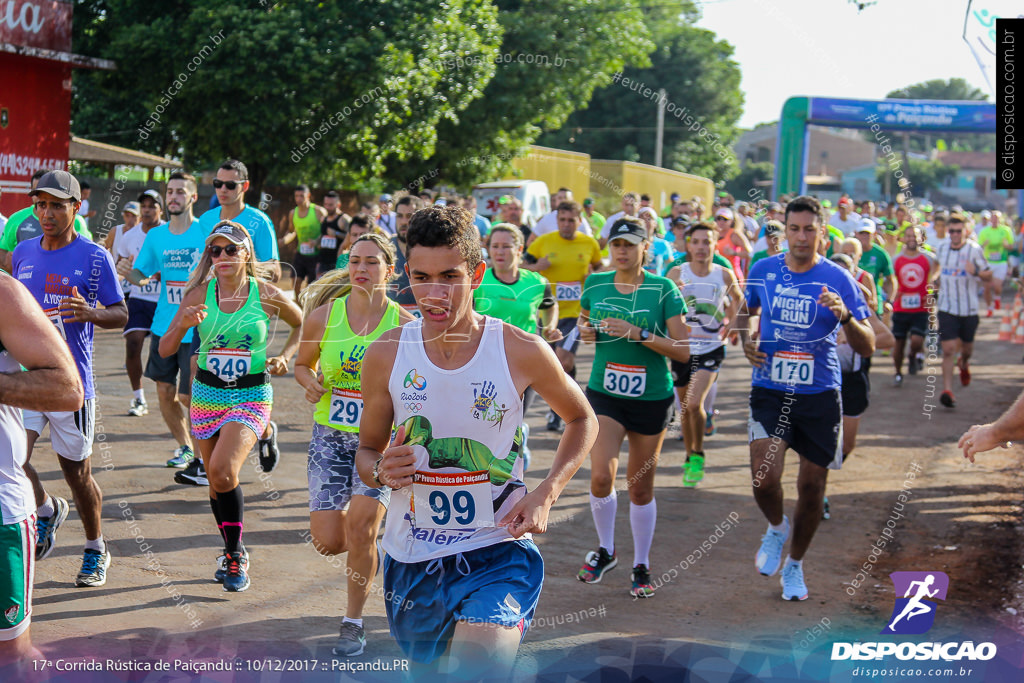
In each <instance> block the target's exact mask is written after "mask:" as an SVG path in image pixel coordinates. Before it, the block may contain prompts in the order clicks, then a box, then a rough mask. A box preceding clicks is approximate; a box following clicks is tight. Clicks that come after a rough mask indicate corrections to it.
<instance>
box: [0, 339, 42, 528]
mask: <svg viewBox="0 0 1024 683" xmlns="http://www.w3.org/2000/svg"><path fill="white" fill-rule="evenodd" d="M2 349H3V347H0V372H8V373H13V372H21V366H20V365H19V364H18V363H17V362H16V361H15V360H14V359H13V358H11V354H9V353H8V352H7V351H6V350H2ZM26 449H27V444H26V443H25V425H24V424H23V423H22V421H21V410H20V409H18V408H14V407H11V406H9V405H7V404H5V403H0V517H2V518H3V520H2V523H3V524H17V523H18V522H21V521H22V520H25V519H28V517H29V516H30V515H31V514H32V513H33V512H35V510H36V501H35V495H34V494H33V493H32V484H31V482H29V479H28V475H26V474H25V469H24V465H25V455H26Z"/></svg>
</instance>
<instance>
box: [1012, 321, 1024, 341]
mask: <svg viewBox="0 0 1024 683" xmlns="http://www.w3.org/2000/svg"><path fill="white" fill-rule="evenodd" d="M1011 341H1012V342H1013V343H1014V344H1024V318H1022V319H1019V320H1018V321H1017V327H1016V329H1015V330H1014V333H1013V339H1012V340H1011Z"/></svg>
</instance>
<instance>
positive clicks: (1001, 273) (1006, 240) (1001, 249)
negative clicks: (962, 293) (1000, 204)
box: [978, 215, 1014, 317]
mask: <svg viewBox="0 0 1024 683" xmlns="http://www.w3.org/2000/svg"><path fill="white" fill-rule="evenodd" d="M1013 242H1014V239H1013V230H1011V229H1010V226H1008V225H1001V224H997V223H996V222H995V216H994V215H993V222H992V225H989V226H986V227H984V228H982V229H981V230H980V231H979V232H978V244H980V245H981V249H982V251H984V252H985V260H986V261H988V264H989V266H990V267H991V268H992V279H991V280H989V281H987V282H985V283H984V285H985V303H986V304H988V312H987V313H986V317H992V315H993V313H992V301H993V300H995V308H996V310H999V309H1000V308H1002V296H1003V280H1005V279H1006V272H1007V270H1008V267H1009V264H1008V263H1007V261H1008V259H1009V258H1010V251H1011V250H1012V249H1013ZM993 295H994V296H993Z"/></svg>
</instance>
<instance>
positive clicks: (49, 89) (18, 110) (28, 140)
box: [0, 0, 71, 216]
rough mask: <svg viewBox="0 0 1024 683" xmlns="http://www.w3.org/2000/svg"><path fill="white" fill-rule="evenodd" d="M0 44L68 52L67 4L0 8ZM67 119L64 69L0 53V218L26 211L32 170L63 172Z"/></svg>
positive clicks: (31, 1)
mask: <svg viewBox="0 0 1024 683" xmlns="http://www.w3.org/2000/svg"><path fill="white" fill-rule="evenodd" d="M0 43H5V44H6V45H8V46H12V45H13V46H22V47H29V48H40V49H42V50H50V51H53V52H62V53H67V52H70V50H71V4H70V3H69V2H63V1H62V0H7V1H6V2H0ZM8 49H10V48H8ZM70 117H71V67H70V66H69V65H68V64H66V63H62V62H60V61H56V60H54V59H46V58H43V57H38V56H32V57H29V56H25V55H21V54H11V53H9V52H0V188H2V189H3V197H2V198H0V213H3V214H5V215H8V216H9V215H10V214H12V213H13V212H14V211H17V210H18V209H21V208H23V207H25V206H28V204H29V200H28V197H27V196H25V193H26V192H27V191H28V183H29V179H30V178H31V176H32V173H34V172H35V171H36V170H37V169H39V168H48V169H53V168H62V169H63V168H67V160H68V144H69V141H70V137H71V123H70Z"/></svg>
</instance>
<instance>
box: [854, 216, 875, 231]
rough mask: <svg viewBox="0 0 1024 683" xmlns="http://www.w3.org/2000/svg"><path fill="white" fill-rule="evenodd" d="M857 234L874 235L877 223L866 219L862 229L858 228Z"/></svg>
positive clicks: (861, 225) (861, 226)
mask: <svg viewBox="0 0 1024 683" xmlns="http://www.w3.org/2000/svg"><path fill="white" fill-rule="evenodd" d="M857 232H870V233H871V234H872V235H874V234H875V222H874V221H873V220H871V219H870V218H865V219H864V221H863V222H862V223H861V224H860V227H859V228H857Z"/></svg>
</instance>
